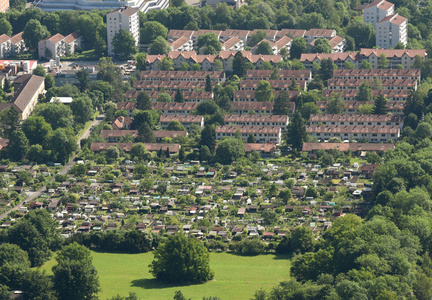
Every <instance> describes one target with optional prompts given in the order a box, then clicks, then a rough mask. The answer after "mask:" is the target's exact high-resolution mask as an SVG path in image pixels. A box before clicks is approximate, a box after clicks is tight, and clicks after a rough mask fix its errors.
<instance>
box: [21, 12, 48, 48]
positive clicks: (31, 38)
mask: <svg viewBox="0 0 432 300" xmlns="http://www.w3.org/2000/svg"><path fill="white" fill-rule="evenodd" d="M49 36H50V33H49V31H48V29H47V28H46V26H43V25H42V24H41V23H40V22H39V21H38V20H35V19H31V20H30V21H28V22H27V24H26V26H25V27H24V31H23V35H22V37H23V39H24V42H25V45H26V47H28V48H30V49H38V43H39V42H40V41H41V40H43V39H44V38H47V37H49ZM42 55H45V53H42Z"/></svg>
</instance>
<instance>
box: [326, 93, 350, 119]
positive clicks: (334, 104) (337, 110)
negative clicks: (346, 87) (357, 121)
mask: <svg viewBox="0 0 432 300" xmlns="http://www.w3.org/2000/svg"><path fill="white" fill-rule="evenodd" d="M345 106H346V104H345V102H343V101H342V98H341V97H340V95H336V96H334V97H332V99H330V100H329V101H328V103H327V113H329V114H336V115H338V114H342V113H343V112H344V110H345Z"/></svg>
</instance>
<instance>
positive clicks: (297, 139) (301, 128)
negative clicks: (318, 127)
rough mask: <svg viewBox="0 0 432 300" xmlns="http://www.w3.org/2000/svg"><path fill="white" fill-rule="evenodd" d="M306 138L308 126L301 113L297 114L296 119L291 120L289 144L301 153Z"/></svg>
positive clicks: (288, 136)
mask: <svg viewBox="0 0 432 300" xmlns="http://www.w3.org/2000/svg"><path fill="white" fill-rule="evenodd" d="M306 136H307V133H306V126H305V124H304V122H303V119H302V117H301V115H300V113H299V112H296V113H295V114H294V117H293V118H292V119H291V122H290V124H289V125H288V131H287V136H286V139H287V142H288V143H290V144H291V145H292V147H293V148H295V149H297V150H299V151H300V150H301V148H302V146H303V142H304V141H305V140H306Z"/></svg>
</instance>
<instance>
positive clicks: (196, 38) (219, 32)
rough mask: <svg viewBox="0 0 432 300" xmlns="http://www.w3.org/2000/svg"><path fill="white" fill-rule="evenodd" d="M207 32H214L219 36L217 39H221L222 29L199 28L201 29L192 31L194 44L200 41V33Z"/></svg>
mask: <svg viewBox="0 0 432 300" xmlns="http://www.w3.org/2000/svg"><path fill="white" fill-rule="evenodd" d="M207 33H214V34H215V35H216V36H217V39H218V40H219V39H220V35H221V33H222V31H221V30H211V29H199V30H197V31H194V32H193V33H192V41H193V44H194V45H196V44H197V42H198V37H199V36H200V35H203V34H207Z"/></svg>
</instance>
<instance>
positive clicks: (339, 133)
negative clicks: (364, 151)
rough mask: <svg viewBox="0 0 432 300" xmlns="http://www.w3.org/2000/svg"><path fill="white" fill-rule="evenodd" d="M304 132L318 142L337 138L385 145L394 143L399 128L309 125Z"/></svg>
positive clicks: (398, 133)
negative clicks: (389, 142)
mask: <svg viewBox="0 0 432 300" xmlns="http://www.w3.org/2000/svg"><path fill="white" fill-rule="evenodd" d="M306 131H307V133H309V134H310V135H312V136H313V137H316V138H317V139H319V140H324V141H325V140H328V139H330V138H332V137H337V138H340V139H342V140H343V141H345V140H357V141H358V140H360V139H366V140H367V141H368V142H370V143H387V142H388V141H390V140H392V141H396V140H397V139H398V138H399V135H400V127H399V126H370V125H358V126H355V125H309V126H306Z"/></svg>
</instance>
